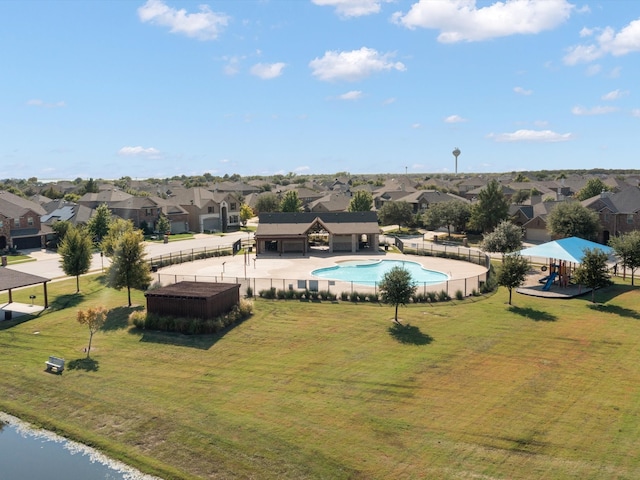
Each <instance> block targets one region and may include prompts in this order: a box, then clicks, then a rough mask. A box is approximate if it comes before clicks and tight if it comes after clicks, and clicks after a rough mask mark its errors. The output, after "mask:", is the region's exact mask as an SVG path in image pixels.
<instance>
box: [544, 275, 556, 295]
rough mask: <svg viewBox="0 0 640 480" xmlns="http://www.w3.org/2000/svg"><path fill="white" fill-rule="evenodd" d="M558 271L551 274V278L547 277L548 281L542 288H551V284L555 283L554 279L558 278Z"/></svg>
mask: <svg viewBox="0 0 640 480" xmlns="http://www.w3.org/2000/svg"><path fill="white" fill-rule="evenodd" d="M556 275H557V273H556V272H553V273H552V274H551V275H549V278H548V279H547V283H545V284H544V287H542V290H545V291H546V290H549V289H550V288H551V285H553V280H554V279H555V278H556Z"/></svg>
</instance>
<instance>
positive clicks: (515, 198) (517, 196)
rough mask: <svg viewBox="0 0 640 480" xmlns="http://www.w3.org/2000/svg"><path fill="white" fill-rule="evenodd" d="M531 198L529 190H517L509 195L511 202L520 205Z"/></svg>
mask: <svg viewBox="0 0 640 480" xmlns="http://www.w3.org/2000/svg"><path fill="white" fill-rule="evenodd" d="M529 198H531V190H518V191H517V192H516V193H514V194H513V195H512V196H511V203H513V204H514V205H521V204H523V203H524V202H526V201H527V200H529Z"/></svg>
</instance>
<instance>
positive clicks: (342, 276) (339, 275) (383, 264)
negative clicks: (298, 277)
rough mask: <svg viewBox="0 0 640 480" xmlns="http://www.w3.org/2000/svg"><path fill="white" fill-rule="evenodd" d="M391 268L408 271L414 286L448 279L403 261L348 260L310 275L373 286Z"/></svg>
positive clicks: (415, 263)
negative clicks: (400, 268)
mask: <svg viewBox="0 0 640 480" xmlns="http://www.w3.org/2000/svg"><path fill="white" fill-rule="evenodd" d="M393 267H402V268H404V269H406V270H408V271H409V273H410V274H411V279H412V280H413V283H414V284H416V285H424V284H426V285H433V284H436V283H442V282H446V281H447V280H448V279H449V277H448V276H447V275H446V274H444V273H441V272H436V271H434V270H427V269H426V268H424V267H423V266H422V265H420V264H419V263H417V262H408V261H405V260H349V261H346V262H339V263H338V264H337V265H335V266H333V267H327V268H319V269H317V270H314V271H313V272H311V275H313V276H315V277H321V278H327V279H330V280H340V281H344V282H353V283H359V284H361V285H375V284H377V283H379V282H380V281H381V280H382V277H384V274H385V273H387V272H388V271H389V270H391V269H392V268H393Z"/></svg>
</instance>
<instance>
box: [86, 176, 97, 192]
mask: <svg viewBox="0 0 640 480" xmlns="http://www.w3.org/2000/svg"><path fill="white" fill-rule="evenodd" d="M99 191H100V189H99V188H98V183H97V182H96V181H95V180H94V179H93V178H90V179H89V180H87V182H86V183H85V184H84V193H98V192H99Z"/></svg>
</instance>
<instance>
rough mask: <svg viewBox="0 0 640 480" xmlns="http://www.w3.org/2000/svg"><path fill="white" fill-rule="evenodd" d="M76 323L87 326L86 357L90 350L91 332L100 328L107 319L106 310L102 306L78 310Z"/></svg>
mask: <svg viewBox="0 0 640 480" xmlns="http://www.w3.org/2000/svg"><path fill="white" fill-rule="evenodd" d="M77 319H78V323H80V325H86V326H87V327H89V347H88V348H87V358H89V354H90V352H91V341H92V340H93V334H94V333H96V332H97V331H98V330H100V329H101V328H102V326H103V325H104V323H105V322H106V320H107V310H106V309H105V308H104V307H96V308H89V309H87V310H78V316H77Z"/></svg>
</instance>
